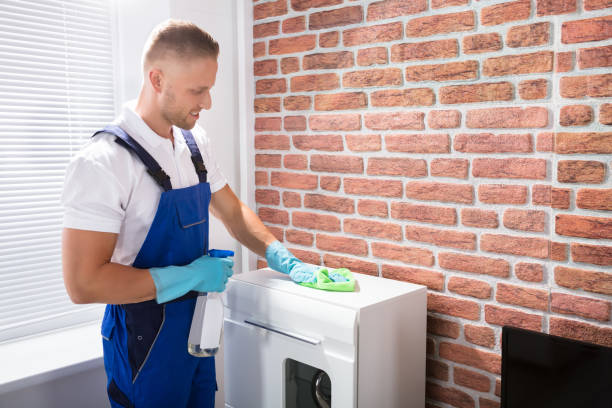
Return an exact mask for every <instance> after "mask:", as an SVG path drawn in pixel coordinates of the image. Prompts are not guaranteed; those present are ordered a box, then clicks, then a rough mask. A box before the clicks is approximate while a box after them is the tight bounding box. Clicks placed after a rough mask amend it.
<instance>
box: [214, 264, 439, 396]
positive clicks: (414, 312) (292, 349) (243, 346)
mask: <svg viewBox="0 0 612 408" xmlns="http://www.w3.org/2000/svg"><path fill="white" fill-rule="evenodd" d="M355 277H356V280H357V285H356V288H355V292H327V291H322V290H317V289H311V288H306V287H303V286H300V285H297V284H295V283H294V282H292V281H291V280H290V279H289V277H288V276H286V275H284V274H281V273H278V272H275V271H273V270H271V269H260V270H257V271H251V272H247V273H242V274H239V275H235V276H234V277H232V278H231V279H230V281H229V282H228V285H227V289H226V292H225V296H226V299H225V305H226V310H225V322H224V387H225V403H226V407H231V408H276V407H278V408H281V407H282V408H306V407H317V408H318V407H326V406H329V403H330V402H331V407H334V408H349V407H361V408H372V407H376V408H383V407H401V408H411V407H414V408H422V407H423V406H425V330H426V304H427V296H426V287H425V286H421V285H414V284H410V283H405V282H399V281H395V280H390V279H384V278H378V277H372V276H369V275H364V274H358V273H356V274H355ZM330 393H331V396H330V395H329V394H330ZM330 397H331V401H330V399H329V398H330ZM326 400H327V401H326ZM315 401H317V402H315Z"/></svg>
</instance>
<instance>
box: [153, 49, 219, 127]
mask: <svg viewBox="0 0 612 408" xmlns="http://www.w3.org/2000/svg"><path fill="white" fill-rule="evenodd" d="M175 61H176V62H174V66H171V67H170V69H167V70H165V72H164V81H163V85H162V90H161V93H160V110H161V114H162V116H163V117H164V119H165V120H167V121H168V122H170V123H171V124H172V125H175V126H178V127H180V128H182V129H186V130H189V129H192V128H193V127H194V126H195V124H196V121H197V120H198V118H199V117H200V111H201V110H202V109H207V110H208V109H210V107H211V105H212V101H211V97H210V90H211V88H212V87H213V86H214V84H215V79H216V77H217V68H218V65H217V61H216V60H215V59H214V58H212V57H203V58H196V59H191V60H190V61H189V62H179V61H178V60H175Z"/></svg>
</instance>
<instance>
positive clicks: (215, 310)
mask: <svg viewBox="0 0 612 408" xmlns="http://www.w3.org/2000/svg"><path fill="white" fill-rule="evenodd" d="M208 256H211V257H213V258H227V257H228V256H234V251H224V250H221V249H211V250H210V251H208ZM221 336H223V300H222V299H221V293H219V292H208V293H206V292H200V293H199V294H198V299H197V301H196V305H195V309H194V311H193V318H192V320H191V329H190V331H189V340H188V342H187V351H188V352H189V354H191V355H192V356H195V357H210V356H214V355H215V354H217V351H219V346H220V344H221Z"/></svg>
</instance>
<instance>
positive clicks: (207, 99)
mask: <svg viewBox="0 0 612 408" xmlns="http://www.w3.org/2000/svg"><path fill="white" fill-rule="evenodd" d="M198 106H199V107H200V109H206V110H208V109H210V107H211V106H212V100H211V97H210V94H208V95H206V96H204V100H203V101H202V102H201V103H200V105H198Z"/></svg>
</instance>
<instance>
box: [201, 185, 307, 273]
mask: <svg viewBox="0 0 612 408" xmlns="http://www.w3.org/2000/svg"><path fill="white" fill-rule="evenodd" d="M210 205H211V212H212V213H213V215H214V216H215V217H217V218H219V219H220V220H221V221H222V222H223V224H224V225H225V228H227V230H228V231H229V233H230V234H231V235H232V236H233V237H234V238H235V239H237V240H238V241H239V242H240V243H241V244H243V245H244V246H246V247H247V248H249V249H250V250H251V251H253V252H255V253H256V254H258V255H260V256H264V257H265V258H266V261H267V262H268V266H269V267H270V268H272V269H274V270H275V271H278V272H282V273H285V274H287V275H289V276H290V277H291V279H292V280H293V281H294V282H312V281H314V280H315V273H316V271H317V270H318V269H319V268H318V267H315V266H313V265H308V264H305V263H303V262H302V261H300V260H299V259H297V258H296V257H295V256H294V255H293V254H292V253H291V252H290V251H289V250H288V249H287V248H285V246H284V245H283V244H281V243H280V242H279V241H278V240H277V239H276V237H274V235H272V233H271V232H270V231H269V230H268V229H267V228H266V226H265V225H263V223H262V222H261V220H260V219H259V217H258V216H257V215H256V214H255V213H254V212H253V211H252V210H251V209H250V208H249V207H247V206H246V205H245V204H244V203H243V202H241V201H240V200H239V199H238V197H236V195H235V194H234V192H233V191H232V189H231V188H230V187H229V186H228V185H226V186H225V187H223V188H222V189H221V190H219V191H216V192H215V193H213V194H212V199H211V202H210Z"/></svg>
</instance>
